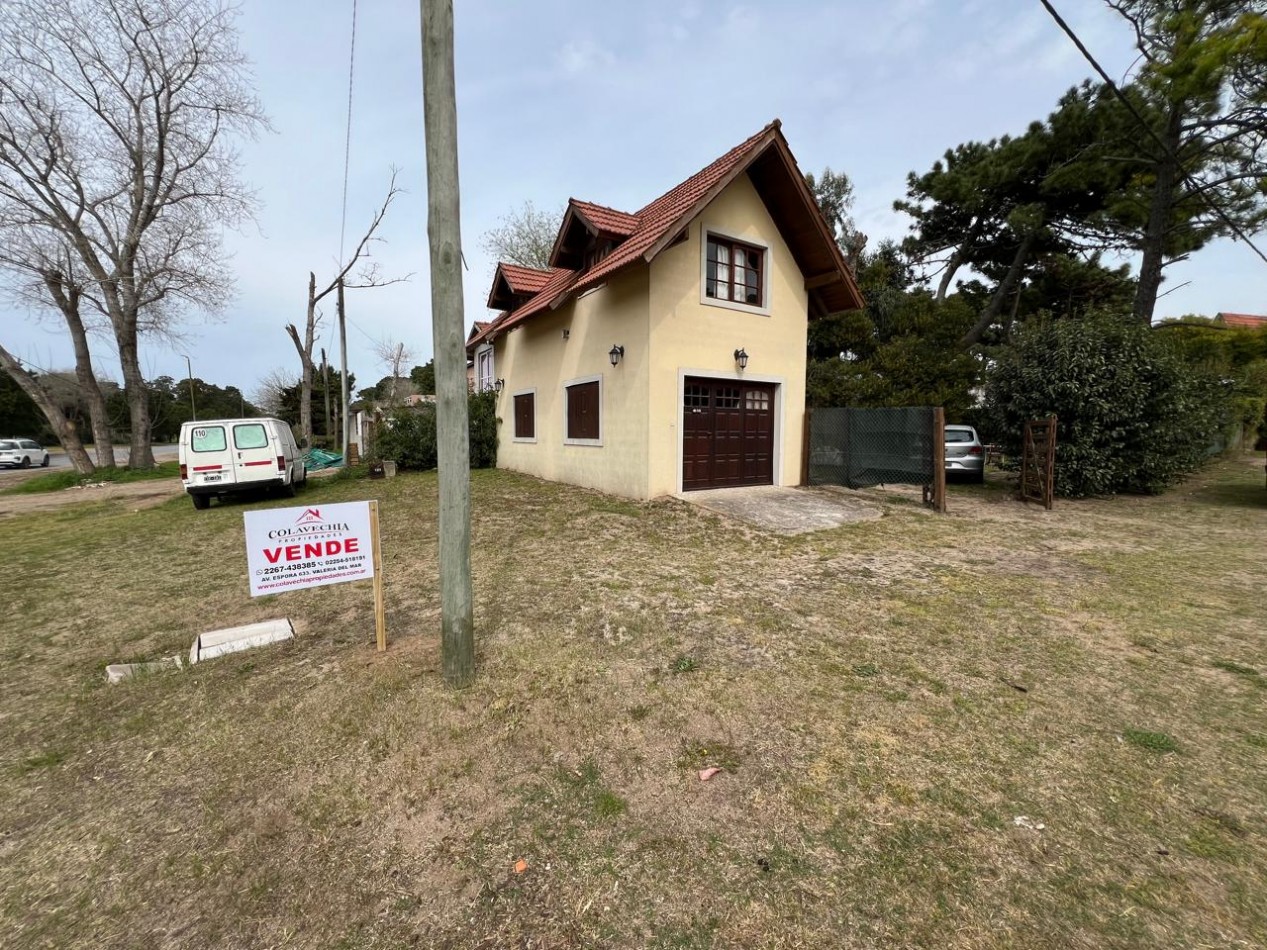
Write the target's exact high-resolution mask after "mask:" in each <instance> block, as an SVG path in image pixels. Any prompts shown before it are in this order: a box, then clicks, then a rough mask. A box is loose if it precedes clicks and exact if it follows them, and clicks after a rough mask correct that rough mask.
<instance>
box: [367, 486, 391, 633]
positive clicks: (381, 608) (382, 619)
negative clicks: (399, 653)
mask: <svg viewBox="0 0 1267 950" xmlns="http://www.w3.org/2000/svg"><path fill="white" fill-rule="evenodd" d="M370 547H371V548H372V549H373V556H374V633H375V636H376V637H377V639H378V652H379V653H382V652H383V651H384V650H386V649H387V605H386V603H385V601H384V597H383V545H382V541H381V540H380V536H379V533H378V502H376V501H371V502H370Z"/></svg>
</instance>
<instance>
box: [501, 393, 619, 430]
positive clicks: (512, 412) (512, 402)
mask: <svg viewBox="0 0 1267 950" xmlns="http://www.w3.org/2000/svg"><path fill="white" fill-rule="evenodd" d="M516 396H531V397H532V431H533V433H534V435H533V437H532V438H531V439H521V438H520V437H519V436H517V435H515V397H516ZM599 423H600V425H601V424H602V420H601V419H600V420H599ZM536 431H537V390H536V388H535V387H534V388H533V389H517V390H515V391H514V392H513V393H511V394H510V441H511V442H524V443H535V442H536V441H537V436H536V435H535V433H536Z"/></svg>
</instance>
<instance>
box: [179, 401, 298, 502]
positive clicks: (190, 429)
mask: <svg viewBox="0 0 1267 950" xmlns="http://www.w3.org/2000/svg"><path fill="white" fill-rule="evenodd" d="M179 457H180V480H181V482H182V483H183V484H184V486H185V491H186V493H187V494H188V495H189V497H190V498H191V499H192V500H193V503H194V507H195V508H197V509H199V510H200V511H201V510H202V509H204V508H208V507H210V506H211V499H212V498H217V497H223V496H225V495H228V494H232V493H234V492H242V491H259V490H267V489H273V490H276V491H280V492H282V493H283V494H287V495H294V494H295V489H296V488H298V486H300V485H302V484H303V483H304V482H305V481H306V480H307V478H308V470H307V469H306V468H305V467H304V460H303V456H302V455H300V453H299V446H298V445H296V444H295V436H294V435H293V434H292V433H291V431H290V426H288V425H287V424H286V423H284V422H282V421H281V420H280V419H267V418H264V419H208V420H206V421H205V422H186V423H184V424H183V425H182V426H181V427H180V448H179Z"/></svg>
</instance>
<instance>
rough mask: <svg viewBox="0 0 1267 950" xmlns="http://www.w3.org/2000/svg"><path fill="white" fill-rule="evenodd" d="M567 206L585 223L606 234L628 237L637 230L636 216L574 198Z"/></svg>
mask: <svg viewBox="0 0 1267 950" xmlns="http://www.w3.org/2000/svg"><path fill="white" fill-rule="evenodd" d="M568 204H569V205H571V206H572V209H573V210H574V211H576V212H578V213H579V214H580V215H581V217H583V218H584V219H585V220H586V221H588V222H589V223H590V224H592V225H594V227H596V228H598V230H600V231H603V232H605V233H607V234H619V235H620V236H621V237H628V236H629V235H631V234H633V233H634V231H636V230H637V229H638V224H639V221H638V216H637V215H636V214H626V213H625V212H624V211H617V210H616V209H615V208H608V207H607V206H606V205H598V204H594V202H592V201H578V200H577V199H576V198H572V199H570V200H569V201H568Z"/></svg>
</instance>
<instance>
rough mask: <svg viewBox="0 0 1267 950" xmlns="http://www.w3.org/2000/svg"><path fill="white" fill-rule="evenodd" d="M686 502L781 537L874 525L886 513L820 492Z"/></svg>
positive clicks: (777, 491) (686, 497)
mask: <svg viewBox="0 0 1267 950" xmlns="http://www.w3.org/2000/svg"><path fill="white" fill-rule="evenodd" d="M678 497H679V498H681V499H682V500H683V501H689V502H690V503H691V504H693V505H699V506H700V507H701V508H707V509H708V510H709V511H715V512H717V513H718V514H722V515H726V516H728V517H731V518H738V519H739V520H740V521H746V522H748V523H749V524H752V525H756V526H757V527H758V528H763V529H765V530H766V531H773V532H776V533H778V534H806V533H808V532H810V531H826V530H828V529H830V528H839V527H840V526H841V525H846V524H853V523H855V522H859V521H873V520H874V519H876V518H879V517H880V516H881V515H882V514H883V513H884V512H883V511H882V510H881V509H880V508H879V507H877V506H876V505H873V504H869V503H868V502H866V501H863V500H862V499H860V498H852V497H849V496H846V495H841V494H838V493H836V492H829V491H825V490H823V489H819V488H776V487H774V486H772V485H760V486H755V487H752V488H711V489H707V490H705V491H691V492H683V493H682V494H680V495H678Z"/></svg>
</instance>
